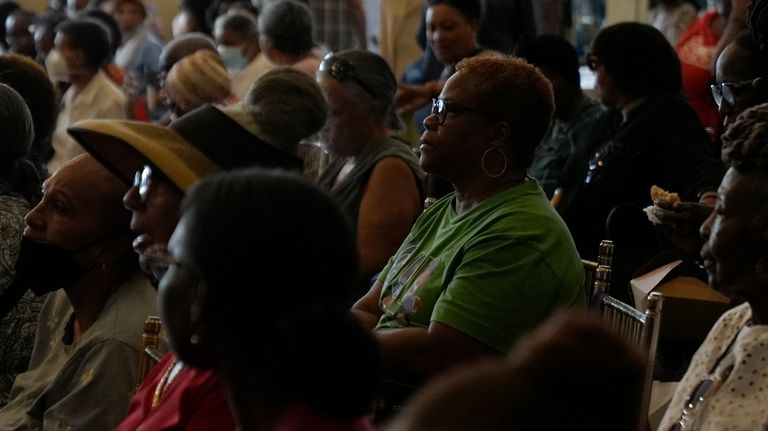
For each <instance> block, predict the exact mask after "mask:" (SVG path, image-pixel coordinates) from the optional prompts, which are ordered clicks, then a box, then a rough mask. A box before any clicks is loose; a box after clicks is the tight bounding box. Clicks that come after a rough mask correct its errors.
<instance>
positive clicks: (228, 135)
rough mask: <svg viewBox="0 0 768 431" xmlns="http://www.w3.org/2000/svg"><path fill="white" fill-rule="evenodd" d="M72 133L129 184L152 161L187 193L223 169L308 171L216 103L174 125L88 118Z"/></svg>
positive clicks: (291, 155)
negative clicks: (239, 122)
mask: <svg viewBox="0 0 768 431" xmlns="http://www.w3.org/2000/svg"><path fill="white" fill-rule="evenodd" d="M67 132H68V133H69V134H70V135H71V136H72V137H73V138H74V139H75V140H76V141H77V142H78V143H79V144H80V145H81V146H82V147H83V148H84V149H85V150H86V151H88V152H89V153H91V154H92V155H93V157H94V158H96V159H97V160H99V161H100V162H101V163H102V164H103V165H104V166H106V167H107V169H109V170H110V171H112V172H113V173H114V174H115V175H117V176H118V177H119V178H120V179H121V180H123V181H125V182H126V183H128V184H131V183H132V181H133V175H134V173H135V172H136V171H138V170H139V169H141V168H142V167H143V166H144V165H145V164H147V163H151V164H152V165H154V166H155V167H157V169H159V170H160V171H161V172H162V173H163V174H165V176H166V177H168V178H169V179H170V180H171V182H173V183H174V184H175V185H176V186H177V187H178V188H179V190H181V191H182V192H185V193H186V191H187V189H189V187H190V186H191V185H192V184H194V183H195V182H196V181H197V180H199V179H200V178H202V177H204V176H206V175H210V174H213V173H216V172H219V171H221V170H231V169H238V168H247V167H262V168H277V169H286V170H294V171H301V168H302V161H301V159H299V158H298V157H296V156H295V155H293V154H289V153H287V152H284V151H282V150H279V149H278V148H276V147H274V146H272V145H270V144H268V143H266V142H265V141H263V140H262V139H260V138H259V137H257V136H255V135H253V134H251V133H250V132H248V131H247V130H246V129H244V128H243V127H242V126H241V125H240V124H238V123H237V122H236V121H235V120H233V119H232V118H230V117H229V116H227V115H226V114H224V113H223V112H222V111H220V110H219V109H217V108H215V107H213V106H211V105H205V106H202V107H200V108H198V109H196V110H194V111H192V112H189V113H187V114H186V115H184V116H182V117H180V118H179V119H177V120H175V121H174V122H173V123H171V125H170V126H169V127H161V126H156V125H152V124H148V123H141V122H136V121H129V120H85V121H81V122H78V123H76V124H75V125H74V126H72V127H70V128H68V129H67Z"/></svg>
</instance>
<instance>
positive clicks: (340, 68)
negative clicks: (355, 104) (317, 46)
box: [319, 52, 376, 98]
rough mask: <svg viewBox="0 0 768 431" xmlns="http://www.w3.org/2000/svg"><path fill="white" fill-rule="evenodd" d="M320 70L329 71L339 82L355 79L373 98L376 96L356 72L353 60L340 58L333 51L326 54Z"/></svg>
mask: <svg viewBox="0 0 768 431" xmlns="http://www.w3.org/2000/svg"><path fill="white" fill-rule="evenodd" d="M319 71H320V72H323V73H328V74H329V75H331V77H332V78H333V79H335V80H337V81H339V82H345V81H346V80H348V79H351V80H352V81H355V83H356V84H357V85H359V86H360V88H362V89H363V90H365V92H366V93H368V94H370V95H371V96H372V97H373V98H376V94H375V93H374V92H373V90H371V87H369V86H368V85H367V84H366V83H365V82H363V81H362V80H361V79H360V78H359V77H358V76H357V75H356V74H355V67H354V66H353V65H352V62H351V61H349V60H347V59H344V58H339V57H336V56H334V55H333V53H332V52H330V53H328V54H326V56H325V58H323V61H322V62H321V63H320V68H319Z"/></svg>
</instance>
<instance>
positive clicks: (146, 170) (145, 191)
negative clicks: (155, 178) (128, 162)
mask: <svg viewBox="0 0 768 431" xmlns="http://www.w3.org/2000/svg"><path fill="white" fill-rule="evenodd" d="M133 186H134V187H136V188H138V189H139V199H141V201H142V202H144V203H146V202H147V199H148V198H149V188H150V187H152V167H151V166H149V165H144V167H143V168H142V169H141V170H138V171H136V173H135V174H133Z"/></svg>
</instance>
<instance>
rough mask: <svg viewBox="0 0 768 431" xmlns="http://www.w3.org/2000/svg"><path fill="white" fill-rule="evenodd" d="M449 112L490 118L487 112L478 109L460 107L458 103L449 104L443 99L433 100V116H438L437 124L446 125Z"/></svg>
mask: <svg viewBox="0 0 768 431" xmlns="http://www.w3.org/2000/svg"><path fill="white" fill-rule="evenodd" d="M449 112H453V113H455V114H463V113H467V112H468V113H471V114H476V115H482V116H488V114H486V113H485V112H483V111H481V110H480V109H477V108H472V107H469V106H464V105H460V104H458V103H453V102H448V101H445V100H443V99H432V111H431V114H432V115H436V116H437V124H438V125H441V124H443V123H445V117H446V116H447V115H448V113H449Z"/></svg>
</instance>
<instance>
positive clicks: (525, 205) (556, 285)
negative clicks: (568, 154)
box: [376, 181, 586, 352]
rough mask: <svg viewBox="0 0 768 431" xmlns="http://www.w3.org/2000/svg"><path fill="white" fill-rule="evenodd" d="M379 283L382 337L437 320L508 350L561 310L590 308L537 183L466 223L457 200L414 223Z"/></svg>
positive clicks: (562, 230)
mask: <svg viewBox="0 0 768 431" xmlns="http://www.w3.org/2000/svg"><path fill="white" fill-rule="evenodd" d="M379 279H380V280H381V281H382V282H383V289H382V293H381V297H380V299H379V306H380V307H381V309H382V310H383V311H384V315H383V316H382V317H381V319H380V320H379V324H378V325H377V326H376V330H386V329H391V328H401V327H405V326H420V327H427V326H428V325H429V323H430V322H431V321H433V320H434V321H437V322H440V323H443V324H445V325H448V326H450V327H452V328H454V329H457V330H459V331H461V332H463V333H465V334H467V335H469V336H471V337H473V338H475V339H477V340H478V341H480V342H482V343H484V344H487V345H488V346H490V347H492V348H494V349H496V350H498V351H502V352H503V351H506V350H508V349H509V348H510V347H511V346H512V344H513V343H514V342H515V341H516V340H517V339H518V338H519V337H520V336H521V335H522V334H523V333H525V332H528V331H530V330H531V329H533V328H534V327H535V326H537V325H538V324H539V323H540V322H542V321H543V320H544V319H546V318H547V317H548V316H549V314H550V313H551V312H552V311H553V310H554V309H556V308H558V307H562V306H567V307H578V308H581V309H585V308H586V297H585V293H584V288H583V284H584V268H583V265H582V264H581V260H580V258H579V255H578V253H577V252H576V247H575V246H574V244H573V240H572V239H571V236H570V234H569V233H568V229H567V228H566V226H565V223H563V221H562V220H561V219H560V216H559V215H558V214H557V213H556V212H555V211H554V209H552V206H551V205H550V203H549V201H548V200H547V199H546V197H545V196H544V193H543V192H542V191H541V188H540V187H539V185H538V184H537V183H536V182H535V181H527V182H525V183H524V184H522V185H520V186H517V187H513V188H510V189H509V190H505V191H503V192H501V193H499V194H497V195H495V196H493V197H491V198H489V199H487V200H486V201H484V202H482V203H480V204H479V205H477V206H476V207H475V208H472V209H471V210H470V211H468V212H466V213H465V214H462V215H457V214H456V211H455V210H454V195H453V194H450V195H448V196H446V197H444V198H443V199H441V200H440V201H438V202H436V203H435V204H433V205H432V206H431V207H430V208H429V209H428V210H427V211H425V213H424V214H423V215H422V216H421V217H420V218H419V219H418V220H417V221H416V224H415V225H414V226H413V229H412V230H411V232H410V234H409V235H408V237H407V238H406V239H405V241H403V244H402V245H401V246H400V249H399V250H398V251H397V253H395V255H394V256H393V257H392V258H391V259H390V260H389V263H388V264H387V266H386V267H385V268H384V270H383V271H382V273H381V275H380V277H379Z"/></svg>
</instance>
